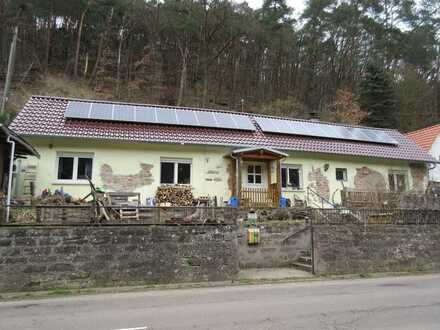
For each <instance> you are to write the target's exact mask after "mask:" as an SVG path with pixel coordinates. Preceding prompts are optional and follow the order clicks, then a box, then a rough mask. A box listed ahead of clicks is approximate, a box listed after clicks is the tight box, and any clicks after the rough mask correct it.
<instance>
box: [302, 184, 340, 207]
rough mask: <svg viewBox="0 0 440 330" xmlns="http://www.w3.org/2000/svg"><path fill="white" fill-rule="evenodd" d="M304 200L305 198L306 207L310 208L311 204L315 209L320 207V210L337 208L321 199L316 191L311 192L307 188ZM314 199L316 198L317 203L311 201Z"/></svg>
mask: <svg viewBox="0 0 440 330" xmlns="http://www.w3.org/2000/svg"><path fill="white" fill-rule="evenodd" d="M306 198H307V205H308V206H311V204H312V203H313V204H314V205H315V206H316V207H320V208H321V209H324V208H337V206H336V205H335V204H333V203H332V202H330V201H329V200H328V199H326V198H325V197H323V196H322V195H321V194H319V193H318V192H317V191H315V190H313V189H312V188H310V187H307V194H306ZM314 198H317V199H318V202H316V201H314V200H313V199H314Z"/></svg>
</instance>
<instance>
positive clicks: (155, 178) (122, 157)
mask: <svg viewBox="0 0 440 330" xmlns="http://www.w3.org/2000/svg"><path fill="white" fill-rule="evenodd" d="M27 139H28V140H29V142H30V143H32V144H33V145H34V146H35V147H36V149H37V150H38V152H39V153H40V155H41V159H40V160H38V159H34V158H29V159H28V160H26V163H25V164H23V166H24V167H26V165H28V164H33V165H36V166H37V179H36V186H35V187H36V193H37V194H39V193H41V191H42V190H43V189H44V188H50V189H51V190H52V191H53V190H55V189H59V188H61V187H62V188H63V189H64V191H65V192H68V193H69V194H71V195H73V196H75V197H83V196H85V195H87V194H88V193H89V192H90V189H89V186H88V184H84V183H83V184H66V183H62V184H60V183H58V182H57V179H56V169H57V160H56V159H57V158H56V157H57V152H71V153H90V154H93V156H94V162H93V178H92V179H93V182H94V183H95V184H96V185H97V186H99V187H102V186H103V185H104V183H103V180H102V177H101V170H102V167H103V165H109V166H110V167H111V170H112V174H113V177H118V178H124V176H128V175H130V176H132V177H133V178H134V179H136V178H137V175H139V173H140V171H141V168H142V164H145V165H148V166H149V168H150V169H151V170H150V172H151V177H150V179H151V183H149V184H146V185H143V186H139V187H137V188H136V189H133V190H134V191H137V192H140V193H141V195H142V202H143V203H145V200H146V198H148V197H154V195H155V192H156V189H157V186H158V185H159V184H160V182H159V181H160V161H161V159H179V158H180V159H188V160H191V163H192V173H191V185H192V187H193V193H194V196H196V197H197V196H211V197H213V196H216V197H217V198H218V200H219V201H220V202H221V201H226V200H228V199H229V197H230V191H229V187H228V179H229V171H228V165H229V164H230V160H228V159H226V158H225V156H226V155H228V154H229V153H230V151H231V148H226V147H215V146H193V145H171V144H148V143H120V142H118V143H114V142H111V141H96V140H82V141H79V140H73V139H40V138H38V139H37V138H31V137H28V138H27ZM282 163H283V164H292V165H293V164H295V165H301V169H302V171H301V172H302V178H301V180H302V188H303V189H300V190H295V191H292V190H290V191H289V190H287V191H283V196H286V197H288V198H293V197H294V196H296V197H298V198H301V199H302V198H304V196H305V191H306V189H304V188H306V187H307V186H309V185H310V186H312V187H313V184H314V182H313V180H311V173H312V172H313V170H315V171H319V172H320V174H322V176H323V177H324V178H326V179H327V181H328V188H329V189H328V190H329V199H330V200H331V201H334V202H337V203H338V202H339V201H340V195H339V193H338V191H339V190H340V189H341V188H342V185H341V183H340V182H338V181H336V175H335V168H337V167H340V168H347V174H348V181H347V182H344V184H345V186H347V187H351V188H354V180H355V176H356V173H357V172H358V171H359V169H361V168H363V167H367V168H368V169H370V170H373V171H375V172H377V173H380V175H382V176H383V178H384V181H385V182H386V184H388V173H389V171H390V170H396V171H402V170H403V171H407V174H408V175H407V178H408V189H411V188H412V185H413V182H412V177H411V171H410V170H409V163H408V162H406V161H387V160H380V159H373V158H362V157H349V156H333V155H322V154H311V153H299V152H293V153H290V155H289V157H287V158H286V159H284V160H283V162H282ZM326 164H328V169H327V170H325V168H326ZM317 169H318V170H317ZM274 172H275V166H272V175H271V176H272V181H273V180H274V178H275V177H276V176H275V173H274ZM244 174H245V173H243V180H245V179H246V176H245V175H244ZM312 179H313V178H312ZM107 190H111V189H107Z"/></svg>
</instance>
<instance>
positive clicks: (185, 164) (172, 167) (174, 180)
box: [160, 160, 191, 184]
mask: <svg viewBox="0 0 440 330" xmlns="http://www.w3.org/2000/svg"><path fill="white" fill-rule="evenodd" d="M160 183H161V184H190V183H191V161H190V160H163V161H161V162H160Z"/></svg>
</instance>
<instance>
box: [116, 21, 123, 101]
mask: <svg viewBox="0 0 440 330" xmlns="http://www.w3.org/2000/svg"><path fill="white" fill-rule="evenodd" d="M119 37H120V39H119V47H118V62H117V65H116V96H117V97H118V98H119V92H120V75H121V74H120V69H121V54H122V43H123V41H124V29H123V27H121V32H120V35H119Z"/></svg>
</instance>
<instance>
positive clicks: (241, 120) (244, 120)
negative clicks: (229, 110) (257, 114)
mask: <svg viewBox="0 0 440 330" xmlns="http://www.w3.org/2000/svg"><path fill="white" fill-rule="evenodd" d="M231 117H232V120H233V121H234V122H235V124H236V125H237V128H238V129H242V130H245V131H246V130H247V131H255V126H254V124H252V121H251V120H250V118H249V116H245V115H237V114H231Z"/></svg>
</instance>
